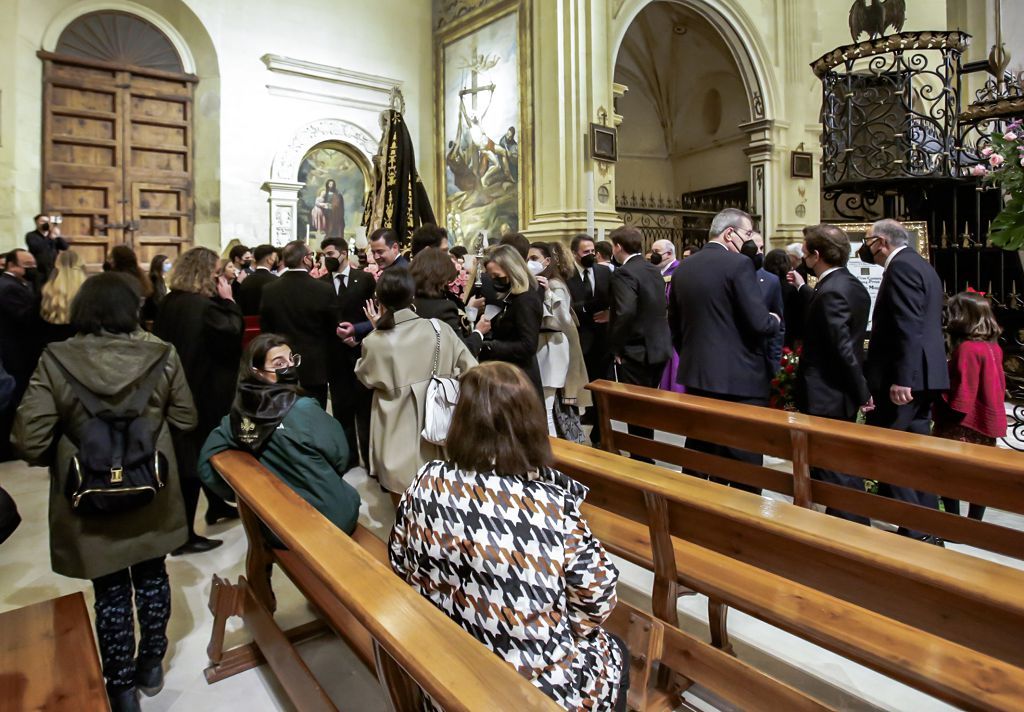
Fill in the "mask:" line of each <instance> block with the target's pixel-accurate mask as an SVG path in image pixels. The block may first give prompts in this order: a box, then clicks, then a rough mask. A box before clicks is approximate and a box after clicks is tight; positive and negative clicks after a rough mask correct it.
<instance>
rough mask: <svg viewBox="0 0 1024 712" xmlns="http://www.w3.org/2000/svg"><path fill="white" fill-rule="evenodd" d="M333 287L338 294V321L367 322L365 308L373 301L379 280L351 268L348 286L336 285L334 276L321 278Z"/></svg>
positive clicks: (326, 275)
mask: <svg viewBox="0 0 1024 712" xmlns="http://www.w3.org/2000/svg"><path fill="white" fill-rule="evenodd" d="M320 280H321V281H323V282H326V283H327V284H328V285H330V287H331V291H332V292H335V294H336V297H337V298H336V301H335V304H336V307H337V310H338V321H339V322H342V321H347V322H350V323H352V324H356V323H358V322H361V321H366V313H365V312H364V311H363V308H364V307H365V306H366V302H367V300H369V299H373V294H374V291H375V290H376V289H377V280H375V279H374V278H373V276H372V275H370V274H369V273H368V272H364V271H363V270H361V269H356V268H354V267H350V268H349V270H348V284H346V285H341V286H340V287H339V286H338V285H336V284H335V281H334V275H333V274H325V275H324V276H323V277H321V278H320Z"/></svg>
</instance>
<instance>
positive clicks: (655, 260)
mask: <svg viewBox="0 0 1024 712" xmlns="http://www.w3.org/2000/svg"><path fill="white" fill-rule="evenodd" d="M661 260H662V256H661V255H660V254H658V253H657V252H652V253H651V264H652V265H654V266H655V267H657V266H658V265H660V264H661Z"/></svg>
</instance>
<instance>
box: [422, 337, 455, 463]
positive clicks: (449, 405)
mask: <svg viewBox="0 0 1024 712" xmlns="http://www.w3.org/2000/svg"><path fill="white" fill-rule="evenodd" d="M430 324H431V326H433V327H434V331H435V332H436V333H437V343H436V345H435V346H434V370H433V375H432V376H431V378H430V384H429V385H428V386H427V403H426V409H425V412H424V417H423V431H422V432H421V433H420V436H421V437H422V438H423V439H424V440H426V441H427V442H428V443H433V444H434V445H444V444H445V443H446V442H447V441H448V429H449V428H450V427H451V425H452V415H453V414H454V413H455V404H456V403H458V402H459V379H457V378H450V377H441V376H438V375H437V367H438V359H439V358H440V356H441V325H440V324H439V323H438V322H437V319H431V320H430Z"/></svg>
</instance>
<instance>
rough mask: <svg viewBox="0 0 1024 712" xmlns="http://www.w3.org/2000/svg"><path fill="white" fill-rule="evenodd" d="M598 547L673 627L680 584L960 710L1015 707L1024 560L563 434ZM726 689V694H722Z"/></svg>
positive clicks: (720, 626)
mask: <svg viewBox="0 0 1024 712" xmlns="http://www.w3.org/2000/svg"><path fill="white" fill-rule="evenodd" d="M553 449H554V453H555V459H556V467H558V468H559V469H561V470H562V471H563V472H565V473H566V474H568V475H570V476H571V477H574V478H575V479H577V480H579V481H580V482H582V483H583V484H585V485H587V486H588V487H589V488H590V493H589V495H588V497H587V502H586V503H585V504H584V507H583V512H584V514H585V516H586V517H587V521H588V522H589V524H590V526H591V529H592V531H593V532H594V533H595V534H596V535H597V536H598V538H599V539H601V540H602V542H603V543H604V544H605V546H606V548H607V549H608V550H609V551H611V552H613V553H615V554H617V555H620V556H622V557H623V558H625V559H627V560H629V561H631V562H633V563H635V564H637V565H639V566H642V567H644V568H647V569H649V570H651V571H653V572H654V573H655V580H654V587H653V590H652V609H653V611H654V613H655V615H656V617H657V618H658V619H659V620H661V621H663V622H664V623H666V624H667V625H668V626H670V627H674V626H677V625H678V613H677V605H678V601H677V599H678V596H679V594H680V591H681V587H687V588H689V589H692V590H694V591H697V592H700V593H703V594H705V595H707V596H708V597H709V599H710V600H711V602H712V605H711V606H710V609H709V613H710V615H709V618H710V623H711V630H710V631H709V635H710V639H711V641H712V642H713V643H714V644H715V645H716V646H718V647H720V648H722V649H723V650H726V651H729V650H731V646H730V644H729V640H728V632H727V621H726V615H725V611H726V610H727V609H725V608H724V605H725V604H727V605H728V606H731V607H735V608H738V609H740V610H742V611H744V612H746V613H748V614H750V615H752V616H754V617H756V618H759V619H761V620H763V621H765V622H767V623H770V624H772V625H775V626H777V627H779V628H781V629H783V630H786V631H788V632H790V633H793V634H794V635H797V636H799V637H801V638H803V639H805V640H808V641H810V642H812V643H815V644H817V645H820V646H821V647H823V648H826V649H829V650H832V651H833V652H836V653H838V654H839V655H842V656H844V657H846V658H849V659H851V660H854V661H856V662H859V663H861V664H863V665H866V666H867V667H870V668H873V669H875V670H877V671H879V672H881V673H883V674H885V675H887V676H889V677H891V678H893V679H896V680H900V681H901V682H904V683H906V684H908V685H910V686H912V687H915V688H917V689H919V690H921V691H923V692H926V693H927V694H930V695H933V696H935V697H938V698H940V699H943V700H945V701H948V702H951V703H953V704H956V705H958V706H961V707H964V708H967V709H1005V710H1010V709H1022V708H1024V649H1022V647H1021V646H1020V644H1019V639H1020V632H1021V631H1024V596H1021V594H1020V591H1024V572H1021V571H1018V570H1016V569H1011V568H1008V567H1005V566H1001V565H999V564H994V563H991V562H988V561H984V560H980V559H976V558H974V557H970V556H966V555H963V554H958V553H956V552H952V551H947V550H944V549H940V548H938V547H934V546H931V545H928V544H923V543H921V542H916V541H910V540H906V539H903V538H902V537H894V536H892V535H890V534H887V533H885V532H881V531H878V530H874V529H871V528H869V527H863V526H859V525H856V524H852V523H850V522H846V521H843V520H838V519H835V518H832V517H828V516H826V515H824V514H820V513H818V512H812V511H808V510H804V509H801V508H799V507H793V506H792V505H788V504H784V503H780V502H774V501H772V500H767V499H764V498H762V497H758V496H756V495H751V494H748V493H746V492H741V491H737V490H732V489H729V488H726V487H722V486H720V485H716V484H713V483H710V482H705V481H703V480H698V479H696V478H692V477H687V476H684V475H682V474H679V473H673V472H670V471H668V470H665V469H664V468H660V467H656V466H653V465H647V464H644V463H639V462H635V461H632V460H628V459H626V458H624V457H621V456H619V455H614V454H611V453H606V452H602V451H598V450H593V449H591V448H586V447H582V446H579V445H575V444H571V443H566V442H564V441H553ZM727 699H728V698H727Z"/></svg>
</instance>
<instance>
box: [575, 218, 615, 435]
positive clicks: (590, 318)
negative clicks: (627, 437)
mask: <svg viewBox="0 0 1024 712" xmlns="http://www.w3.org/2000/svg"><path fill="white" fill-rule="evenodd" d="M569 249H570V251H571V252H572V258H573V263H574V266H575V268H576V269H575V271H574V273H573V275H572V277H570V278H569V284H568V287H569V295H570V297H571V298H572V310H573V312H575V314H576V318H577V319H578V320H579V328H578V331H579V336H580V350H581V351H582V352H583V362H584V364H585V365H586V367H587V378H588V379H590V380H591V381H596V380H598V379H599V378H608V377H609V371H610V370H611V358H610V357H609V355H608V319H609V315H610V312H609V307H610V304H611V283H612V271H611V270H610V269H605V268H604V267H599V266H598V265H597V251H596V247H595V245H594V240H593V238H591V237H590V235H584V234H580V235H577V236H576V237H574V238H573V239H572V243H571V244H570V246H569ZM583 420H584V422H585V423H587V424H589V425H593V426H594V428H593V429H592V430H591V431H590V441H591V442H592V443H594V444H595V445H596V444H597V443H598V442H599V441H600V439H601V433H600V429H599V428H598V427H597V422H598V414H597V405H596V404H595V405H593V406H591V407H590V408H589V409H588V410H587V413H586V414H585V415H584V418H583Z"/></svg>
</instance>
